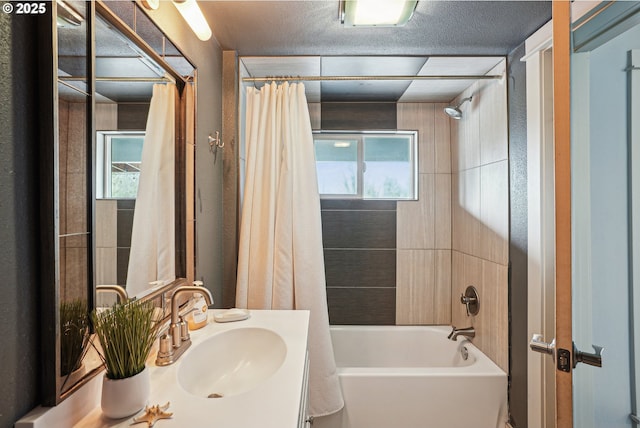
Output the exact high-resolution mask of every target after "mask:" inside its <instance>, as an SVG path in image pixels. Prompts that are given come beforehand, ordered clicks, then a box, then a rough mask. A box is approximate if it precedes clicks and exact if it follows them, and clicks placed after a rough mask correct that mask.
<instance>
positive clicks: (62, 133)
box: [58, 100, 69, 176]
mask: <svg viewBox="0 0 640 428" xmlns="http://www.w3.org/2000/svg"><path fill="white" fill-rule="evenodd" d="M68 140H69V103H68V102H66V101H63V100H60V102H59V103H58V164H59V165H58V174H60V176H64V175H65V174H66V173H67V142H68Z"/></svg>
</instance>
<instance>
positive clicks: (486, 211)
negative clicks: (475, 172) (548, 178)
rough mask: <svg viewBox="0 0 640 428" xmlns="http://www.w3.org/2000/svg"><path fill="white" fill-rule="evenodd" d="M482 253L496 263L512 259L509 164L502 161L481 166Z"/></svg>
mask: <svg viewBox="0 0 640 428" xmlns="http://www.w3.org/2000/svg"><path fill="white" fill-rule="evenodd" d="M480 176H481V177H480V180H481V190H480V194H481V201H480V212H481V213H480V219H481V222H482V224H481V231H480V236H481V238H480V240H479V242H480V244H481V247H480V253H479V255H480V256H481V257H482V258H484V259H486V260H491V261H494V262H496V263H500V264H503V265H506V264H507V263H508V260H509V163H508V161H506V160H504V161H500V162H496V163H492V164H489V165H484V166H482V167H481V168H480Z"/></svg>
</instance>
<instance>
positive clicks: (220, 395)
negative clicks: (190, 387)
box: [207, 392, 224, 398]
mask: <svg viewBox="0 0 640 428" xmlns="http://www.w3.org/2000/svg"><path fill="white" fill-rule="evenodd" d="M222 397H224V395H223V394H218V393H217V392H212V393H211V394H209V395H207V398H222Z"/></svg>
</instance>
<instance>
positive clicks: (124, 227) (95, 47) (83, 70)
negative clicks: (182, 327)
mask: <svg viewBox="0 0 640 428" xmlns="http://www.w3.org/2000/svg"><path fill="white" fill-rule="evenodd" d="M53 4H54V5H55V7H53V8H52V34H53V37H52V40H51V42H52V43H53V46H54V60H53V61H52V65H53V66H54V70H55V73H54V76H56V78H55V80H54V82H55V83H54V84H55V85H56V86H57V90H56V91H54V92H53V100H54V103H53V106H52V108H53V111H52V112H51V117H52V119H53V122H54V125H53V129H54V134H55V136H54V139H53V144H52V145H53V146H54V148H53V149H52V150H53V151H52V152H50V160H49V161H48V162H50V163H48V164H47V165H46V166H47V168H46V169H47V173H48V175H49V176H50V177H52V179H53V181H54V185H53V186H51V189H52V193H53V194H52V195H49V196H46V201H45V205H46V207H47V208H48V209H47V210H46V211H47V212H51V213H52V215H51V218H47V219H46V220H45V227H44V229H45V232H44V233H45V235H51V236H55V237H56V239H55V240H54V241H53V242H51V244H50V245H48V243H45V244H47V245H46V246H47V249H48V250H50V251H47V252H50V253H51V254H50V255H47V257H46V259H47V263H48V264H51V265H52V266H51V267H50V268H46V271H45V274H44V275H43V276H44V277H45V280H44V281H43V285H44V287H45V289H46V292H45V293H44V294H46V296H43V300H45V301H51V302H52V303H51V304H52V308H50V309H49V308H45V310H44V311H43V312H44V313H43V325H45V326H48V328H46V329H43V336H45V337H44V338H43V360H44V361H45V367H44V373H43V395H44V397H43V404H45V405H56V404H58V403H59V402H61V401H62V400H63V399H64V398H66V397H67V396H68V395H70V394H71V393H72V392H73V391H75V390H76V389H77V388H78V387H79V386H81V385H82V384H83V383H84V382H86V380H88V379H90V378H91V377H92V376H93V375H95V374H97V373H99V372H100V371H101V369H102V368H101V361H100V359H99V357H98V355H97V354H96V352H95V350H94V349H93V347H92V346H91V345H90V340H91V339H92V336H91V327H90V323H89V319H88V314H89V313H90V311H91V310H92V309H93V308H94V307H95V306H96V302H98V301H100V300H102V303H103V305H104V306H105V307H108V306H110V305H111V304H112V303H114V302H115V301H116V300H115V299H116V297H115V296H116V295H115V294H112V293H110V292H100V293H98V294H96V285H120V286H123V287H124V286H125V285H126V274H127V265H128V259H129V249H128V246H127V244H128V243H129V242H130V237H131V228H132V221H133V212H134V207H135V197H136V191H137V187H136V185H137V177H138V176H139V173H140V169H141V165H140V158H139V157H140V152H141V147H142V145H143V143H142V141H143V138H144V131H145V127H146V120H147V113H148V110H149V103H150V100H151V95H152V90H153V85H154V84H166V83H167V82H175V84H176V87H177V88H178V93H179V95H178V99H177V100H176V103H175V107H176V109H175V110H176V113H175V117H176V126H175V141H174V144H175V146H174V147H175V180H174V183H175V184H174V190H175V197H174V198H173V201H171V202H168V203H167V204H166V205H165V206H171V207H173V210H174V211H175V216H174V217H175V280H173V281H164V282H163V283H162V284H156V287H155V289H154V290H148V291H147V290H144V291H143V292H141V293H139V295H138V296H130V297H137V298H146V299H154V300H157V301H158V302H159V303H158V305H159V306H160V305H162V302H161V301H162V300H163V297H165V294H166V292H168V291H170V290H171V289H172V288H173V287H176V286H178V285H180V284H186V283H188V282H190V281H191V280H193V266H194V262H193V255H192V254H193V251H192V250H193V249H192V248H190V246H193V243H194V239H193V228H189V229H190V235H188V234H187V226H186V224H187V216H188V215H191V216H192V215H193V213H189V212H188V211H189V209H188V206H187V201H193V195H192V193H193V186H192V185H187V183H189V182H192V181H193V156H191V159H189V158H188V156H187V155H186V154H187V149H186V146H187V145H189V144H192V143H193V141H192V140H193V135H194V132H195V130H194V129H193V128H194V121H193V119H192V118H190V117H189V115H188V114H187V113H186V112H187V110H188V109H189V106H192V105H194V104H193V103H194V102H195V100H194V95H193V91H192V90H191V89H192V88H188V89H185V88H187V87H189V86H193V85H195V77H196V76H195V75H196V70H195V67H194V66H193V65H192V62H191V61H190V60H189V59H188V58H186V57H185V56H184V55H183V54H182V53H181V52H180V50H179V49H178V48H177V47H176V46H175V45H174V44H173V43H172V42H171V41H170V40H169V39H168V38H167V37H166V35H164V33H162V31H161V30H160V29H159V28H158V27H157V26H156V25H155V24H154V23H153V21H151V19H150V18H149V17H148V16H147V15H146V14H145V13H144V11H143V10H142V9H141V8H140V7H139V6H138V5H137V4H136V3H135V2H133V1H117V2H100V1H97V2H84V1H68V0H64V1H62V0H58V1H56V2H54V3H53ZM112 8H113V10H112ZM127 21H130V25H131V26H130V25H127ZM56 41H57V43H56ZM56 51H57V52H56ZM56 53H57V55H55V54H56ZM56 60H57V61H56ZM49 61H50V60H49ZM56 65H57V67H56ZM56 80H57V81H56ZM187 93H188V94H187ZM56 95H57V96H56ZM190 153H193V151H192V150H191V151H190ZM187 171H190V172H189V174H190V177H187ZM107 185H108V186H109V187H107ZM107 190H108V191H107ZM49 269H50V271H49ZM171 279H173V278H171ZM47 283H55V284H56V287H55V289H51V287H50V286H48V285H47ZM150 287H151V286H150ZM45 330H46V331H45Z"/></svg>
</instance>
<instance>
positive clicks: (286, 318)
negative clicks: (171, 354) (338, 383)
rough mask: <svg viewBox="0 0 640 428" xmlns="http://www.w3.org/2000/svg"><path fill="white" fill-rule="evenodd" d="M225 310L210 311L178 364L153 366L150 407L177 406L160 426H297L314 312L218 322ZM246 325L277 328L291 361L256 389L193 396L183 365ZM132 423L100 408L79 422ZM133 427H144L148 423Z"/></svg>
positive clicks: (81, 427) (91, 425)
mask: <svg viewBox="0 0 640 428" xmlns="http://www.w3.org/2000/svg"><path fill="white" fill-rule="evenodd" d="M219 312H223V311H221V310H212V311H210V313H209V323H208V325H207V326H206V327H203V328H201V329H199V330H195V331H192V332H190V334H191V340H192V342H193V343H192V345H191V347H190V348H189V349H187V351H185V353H184V354H183V355H182V356H181V357H180V359H179V360H178V361H177V362H176V363H174V364H172V365H170V366H166V367H157V366H155V365H153V364H150V365H148V368H149V370H150V373H149V374H150V378H151V396H150V398H149V406H152V405H156V404H159V405H164V404H165V403H167V402H170V403H171V406H170V407H169V409H168V410H167V412H173V417H172V418H171V419H163V420H159V421H158V422H156V424H155V427H156V428H164V427H166V428H173V427H180V428H185V427H216V428H258V427H260V428H269V427H273V428H288V427H291V428H295V427H296V426H297V423H298V412H299V406H300V400H301V398H302V395H301V394H302V383H303V376H304V369H305V356H306V351H307V334H308V325H309V312H308V311H260V310H251V311H250V312H251V317H250V318H249V319H247V320H244V321H236V322H227V323H217V322H215V321H214V320H213V314H215V313H219ZM246 327H255V328H265V329H268V330H272V331H274V332H276V333H278V334H279V335H280V336H281V337H282V339H283V340H284V342H285V344H286V347H287V351H286V356H285V360H284V362H283V363H282V366H281V367H280V368H279V369H278V371H276V372H275V373H274V374H273V375H272V376H271V377H270V378H268V379H267V380H265V381H263V382H262V383H260V384H259V385H258V386H256V387H255V388H253V389H251V390H250V391H247V392H244V393H242V394H238V395H233V396H229V397H223V398H215V399H211V398H201V397H197V396H194V395H191V394H189V393H188V392H186V391H185V390H184V389H182V387H180V386H179V385H178V380H177V379H178V378H177V369H178V367H179V366H180V364H181V362H182V361H184V359H185V357H186V356H187V355H188V354H189V352H191V351H192V350H193V349H194V348H195V347H196V346H198V344H199V343H201V342H202V341H203V340H205V339H208V338H209V337H212V336H214V335H216V334H218V333H220V332H223V331H228V330H232V329H238V328H246ZM154 357H155V354H154ZM215 364H216V361H215V359H213V358H212V360H211V365H212V366H214V365H215ZM99 376H101V375H99ZM98 402H99V400H98ZM142 413H143V412H139V413H138V414H137V415H134V416H138V415H141V414H142ZM131 422H132V417H129V418H126V419H120V420H111V419H107V418H105V417H103V415H102V411H101V410H100V407H99V406H98V408H96V409H94V410H93V411H91V412H90V413H89V414H88V415H87V416H86V417H84V418H83V419H82V420H81V421H80V422H79V423H77V424H75V425H73V426H74V427H75V428H102V427H105V428H106V427H119V428H124V427H129V426H131ZM133 426H134V427H136V426H138V427H142V428H144V427H145V426H146V424H144V423H141V424H138V425H133Z"/></svg>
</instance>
